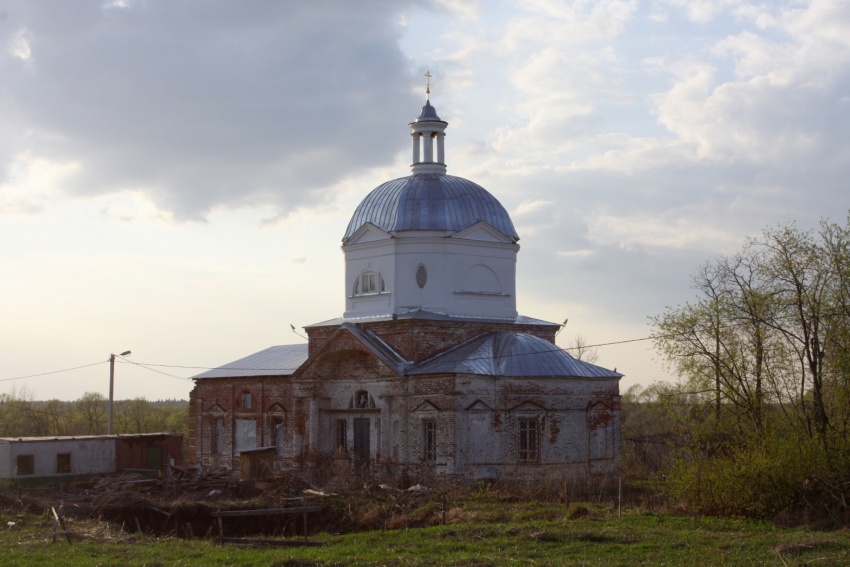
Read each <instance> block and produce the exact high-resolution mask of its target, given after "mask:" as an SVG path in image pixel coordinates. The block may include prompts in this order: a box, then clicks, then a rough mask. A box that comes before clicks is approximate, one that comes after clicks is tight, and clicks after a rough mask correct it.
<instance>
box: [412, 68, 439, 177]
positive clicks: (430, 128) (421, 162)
mask: <svg viewBox="0 0 850 567" xmlns="http://www.w3.org/2000/svg"><path fill="white" fill-rule="evenodd" d="M425 79H426V82H425V106H423V107H422V110H421V111H420V112H419V117H418V118H417V119H416V120H414V121H413V122H411V123H410V124H408V126H410V130H411V132H410V135H411V136H412V137H413V163H412V165H411V166H410V172H411V173H413V174H414V175H416V174H417V173H438V174H441V175H445V173H446V156H445V143H444V139H445V137H446V133H445V131H446V126H448V125H449V123H448V122H444V121H443V120H440V117H439V116H437V111H436V110H435V109H434V107H433V106H431V72H430V71H426V72H425ZM434 140H436V141H437V155H436V159H434V157H435V156H434Z"/></svg>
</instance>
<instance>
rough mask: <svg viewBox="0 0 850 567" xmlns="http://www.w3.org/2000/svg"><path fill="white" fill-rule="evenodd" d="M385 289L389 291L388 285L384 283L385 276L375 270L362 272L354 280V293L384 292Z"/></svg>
mask: <svg viewBox="0 0 850 567" xmlns="http://www.w3.org/2000/svg"><path fill="white" fill-rule="evenodd" d="M385 291H387V286H386V284H385V283H384V278H383V277H382V276H381V274H379V273H378V272H375V271H373V270H367V271H365V272H363V273H361V274H360V276H358V277H357V279H356V280H355V281H354V295H369V294H373V293H384V292H385Z"/></svg>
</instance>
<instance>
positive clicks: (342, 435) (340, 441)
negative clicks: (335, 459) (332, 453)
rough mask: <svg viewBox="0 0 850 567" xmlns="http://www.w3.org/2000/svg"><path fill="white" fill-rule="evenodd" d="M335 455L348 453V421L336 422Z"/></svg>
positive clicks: (339, 420) (340, 420)
mask: <svg viewBox="0 0 850 567" xmlns="http://www.w3.org/2000/svg"><path fill="white" fill-rule="evenodd" d="M336 453H337V455H345V454H347V453H348V421H347V420H345V419H338V420H336Z"/></svg>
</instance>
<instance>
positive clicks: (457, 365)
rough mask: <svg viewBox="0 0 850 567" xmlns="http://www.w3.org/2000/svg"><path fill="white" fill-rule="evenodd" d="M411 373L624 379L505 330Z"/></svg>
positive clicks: (475, 340) (542, 342)
mask: <svg viewBox="0 0 850 567" xmlns="http://www.w3.org/2000/svg"><path fill="white" fill-rule="evenodd" d="M407 374H409V375H416V374H479V375H484V376H561V377H576V378H621V377H622V376H623V375H622V374H619V373H617V372H612V371H610V370H607V369H605V368H602V367H601V366H596V365H595V364H589V363H587V362H582V361H580V360H576V359H575V358H573V357H572V356H570V355H569V353H567V352H566V351H564V350H563V349H561V348H559V347H558V346H556V345H554V344H552V343H550V342H548V341H546V340H543V339H541V338H539V337H535V336H534V335H529V334H526V333H514V332H504V331H499V332H492V333H484V334H483V335H479V336H477V337H475V338H473V339H470V340H468V341H466V342H464V343H461V344H460V345H458V346H456V347H454V348H452V349H449V350H447V351H446V352H444V353H441V354H438V355H437V356H434V357H432V358H430V359H428V360H426V361H424V362H421V363H420V364H417V365H416V366H415V367H413V368H411V369H410V370H409V371H408V372H407Z"/></svg>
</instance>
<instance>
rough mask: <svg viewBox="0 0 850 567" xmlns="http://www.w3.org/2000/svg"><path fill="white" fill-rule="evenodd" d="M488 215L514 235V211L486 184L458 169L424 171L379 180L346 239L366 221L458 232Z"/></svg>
mask: <svg viewBox="0 0 850 567" xmlns="http://www.w3.org/2000/svg"><path fill="white" fill-rule="evenodd" d="M478 221H484V222H486V223H487V224H489V225H490V226H492V227H493V228H495V229H496V230H498V231H499V232H501V233H502V234H504V235H505V236H506V237H508V238H510V239H511V240H513V241H515V242H516V241H517V240H519V236H518V235H517V233H516V230H515V229H514V225H513V223H512V222H511V217H510V216H508V212H507V211H506V210H505V208H504V207H503V206H502V204H501V203H499V201H497V200H496V198H495V197H493V195H491V194H490V193H488V192H487V190H486V189H484V188H483V187H481V186H480V185H477V184H475V183H473V182H472V181H469V180H467V179H464V178H462V177H454V176H452V175H443V174H437V173H420V174H417V175H411V176H409V177H401V178H399V179H394V180H392V181H387V182H386V183H384V184H383V185H379V186H378V187H377V188H375V189H374V190H373V191H372V192H371V193H369V194H368V195H367V196H366V198H365V199H363V201H362V202H361V203H360V205H358V207H357V210H355V211H354V216H352V217H351V222H349V223H348V229H347V230H346V231H345V236H344V237H343V239H342V240H343V242H344V241H346V240H348V239H349V238H351V236H352V235H353V234H354V233H355V232H357V230H358V229H359V228H360V227H361V226H363V225H364V224H366V223H372V224H374V225H375V226H377V227H379V228H381V229H383V230H385V231H387V232H393V231H398V230H445V231H450V232H458V231H461V230H463V229H465V228H467V227H469V226H472V225H473V224H475V223H476V222H478Z"/></svg>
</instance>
